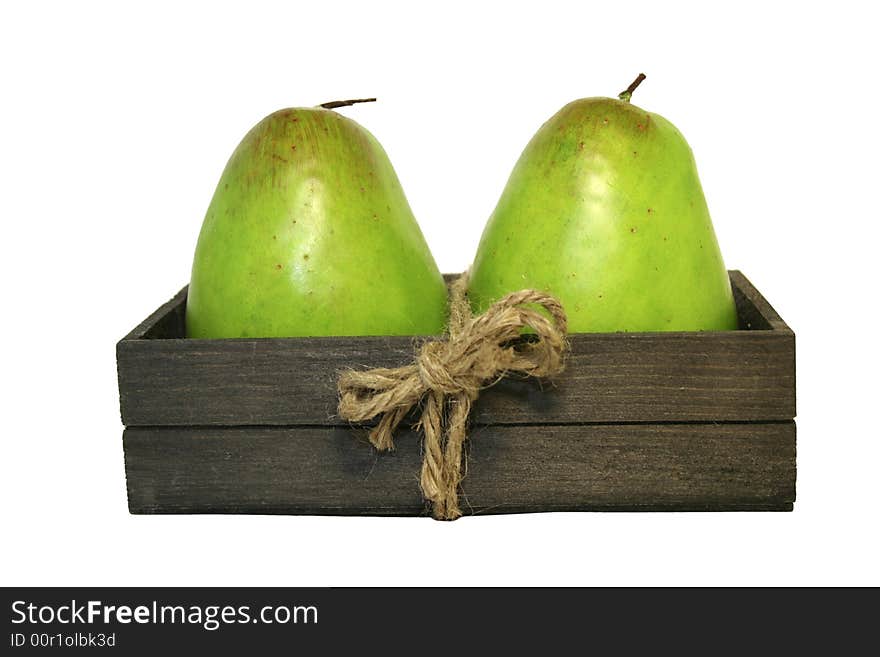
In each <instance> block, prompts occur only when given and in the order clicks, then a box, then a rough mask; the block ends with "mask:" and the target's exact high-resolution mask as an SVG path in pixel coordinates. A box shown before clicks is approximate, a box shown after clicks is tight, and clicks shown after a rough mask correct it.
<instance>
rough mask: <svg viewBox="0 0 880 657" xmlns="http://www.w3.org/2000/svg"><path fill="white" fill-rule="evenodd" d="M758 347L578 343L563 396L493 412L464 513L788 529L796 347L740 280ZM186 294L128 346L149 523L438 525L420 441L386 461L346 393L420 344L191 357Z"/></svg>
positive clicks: (137, 489)
mask: <svg viewBox="0 0 880 657" xmlns="http://www.w3.org/2000/svg"><path fill="white" fill-rule="evenodd" d="M730 280H731V283H732V285H733V290H734V294H735V297H736V304H737V309H738V312H739V318H740V330H737V331H721V332H680V333H613V334H575V335H571V336H570V341H571V354H570V356H569V360H568V365H567V368H566V371H565V373H564V374H563V375H561V376H560V377H558V378H557V379H556V380H555V381H554V382H553V383H552V384H548V383H546V382H545V383H543V384H542V383H540V382H537V381H534V380H522V379H520V380H504V381H503V382H501V383H500V384H498V385H496V386H495V387H493V388H491V389H489V390H486V391H485V392H484V393H483V394H482V396H481V397H480V399H479V400H478V402H477V403H476V405H475V407H474V412H473V414H472V417H471V429H470V432H469V436H470V437H469V440H468V443H467V475H466V477H465V479H464V481H463V482H462V487H461V506H462V510H463V511H464V513H465V515H467V514H470V513H475V514H479V513H511V512H531V511H562V510H583V511H587V510H595V511H611V510H670V511H734V510H740V511H745V510H766V511H787V510H791V509H792V505H793V502H794V499H795V472H796V471H795V423H794V417H795V337H794V333H793V332H792V331H791V330H790V329H789V328H788V326H786V324H785V322H783V321H782V319H781V318H780V317H779V315H777V314H776V312H775V311H774V310H773V308H771V307H770V305H769V304H768V303H767V301H766V300H765V299H764V298H763V297H762V296H761V295H760V294H759V293H758V292H757V291H756V290H755V288H754V287H753V286H752V285H751V283H749V281H748V280H747V279H746V278H745V277H744V276H743V275H742V274H741V273H739V272H737V271H733V272H730ZM185 306H186V288H184V289H183V290H181V291H180V292H179V293H178V294H177V296H175V297H174V298H173V299H172V300H171V301H169V302H168V303H166V304H165V305H163V306H162V307H161V308H159V309H158V310H157V311H156V312H154V313H153V314H152V315H151V316H150V317H149V318H148V319H147V320H146V321H144V322H143V323H142V324H141V325H140V326H138V327H137V328H136V329H134V330H133V331H132V332H131V333H130V334H129V335H127V336H126V337H125V338H123V339H122V340H121V341H120V342H119V343H118V345H117V363H118V374H119V395H120V402H121V410H122V421H123V423H124V424H125V431H124V433H123V444H124V449H125V470H126V477H127V486H128V504H129V509H130V511H131V512H132V513H283V514H343V515H344V514H352V515H407V516H408V515H413V516H417V515H427V514H428V513H429V511H428V509H427V508H426V505H425V503H424V502H423V500H422V498H421V495H420V491H419V485H418V476H419V469H420V465H421V452H420V449H421V447H420V442H421V441H420V436H419V435H418V434H416V433H414V432H412V431H403V432H401V433H400V434H399V435H398V437H397V439H396V441H395V442H396V445H397V448H396V450H395V451H393V452H390V453H383V454H379V453H377V452H376V451H375V450H374V449H373V448H372V447H371V446H370V445H369V444H368V443H367V441H366V440H365V439H364V437H363V434H364V432H363V430H362V429H359V428H356V427H352V426H350V425H349V424H348V423H346V422H343V421H340V420H339V418H337V417H336V415H335V411H336V403H337V394H336V386H335V381H336V375H337V373H338V371H340V370H342V369H344V368H347V367H377V366H386V367H395V366H398V365H403V364H405V363H407V362H410V361H411V359H412V357H413V354H414V344H415V343H416V342H417V339H415V338H412V337H362V338H285V339H275V338H271V339H230V340H226V339H224V340H189V339H185V338H184V337H183V336H184V311H185Z"/></svg>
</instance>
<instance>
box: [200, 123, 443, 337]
mask: <svg viewBox="0 0 880 657" xmlns="http://www.w3.org/2000/svg"><path fill="white" fill-rule="evenodd" d="M446 314H447V296H446V286H445V284H444V281H443V277H442V275H441V273H440V271H439V270H438V269H437V265H436V263H435V262H434V259H433V257H432V255H431V252H430V251H429V249H428V245H427V244H426V243H425V239H424V237H423V235H422V233H421V231H420V229H419V226H418V224H417V222H416V219H415V217H414V216H413V213H412V210H411V209H410V207H409V204H408V203H407V200H406V197H405V196H404V193H403V190H402V188H401V185H400V181H399V180H398V178H397V175H396V174H395V172H394V169H393V168H392V166H391V163H390V162H389V160H388V156H387V155H386V154H385V151H384V150H383V149H382V147H381V146H380V144H379V142H378V141H376V139H375V138H374V137H373V136H372V135H371V134H370V133H369V132H367V130H365V129H364V128H363V127H361V126H360V125H358V124H357V123H355V122H354V121H352V120H351V119H348V118H346V117H344V116H342V115H340V114H337V113H336V112H334V111H331V110H329V109H323V108H293V109H285V110H281V111H279V112H275V113H274V114H271V115H270V116H268V117H266V118H265V119H263V120H262V121H261V122H260V123H258V124H257V125H256V126H255V127H254V128H253V129H252V130H251V131H250V132H249V133H248V134H247V135H246V136H245V138H244V139H243V140H242V142H241V144H240V145H239V146H238V148H237V149H236V150H235V152H234V153H233V155H232V157H231V159H230V160H229V163H228V164H227V165H226V169H225V170H224V171H223V174H222V176H221V178H220V182H219V184H218V185H217V190H216V192H215V193H214V197H213V199H212V200H211V204H210V207H209V208H208V212H207V215H206V216H205V220H204V223H203V224H202V229H201V233H200V234H199V239H198V244H197V246H196V252H195V258H194V261H193V267H192V277H191V280H190V287H189V294H188V297H187V306H186V326H187V335H188V336H189V337H191V338H227V337H229V338H235V337H296V336H354V335H435V334H439V333H441V332H442V331H443V329H444V325H445V322H446Z"/></svg>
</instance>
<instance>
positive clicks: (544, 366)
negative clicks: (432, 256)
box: [337, 275, 567, 520]
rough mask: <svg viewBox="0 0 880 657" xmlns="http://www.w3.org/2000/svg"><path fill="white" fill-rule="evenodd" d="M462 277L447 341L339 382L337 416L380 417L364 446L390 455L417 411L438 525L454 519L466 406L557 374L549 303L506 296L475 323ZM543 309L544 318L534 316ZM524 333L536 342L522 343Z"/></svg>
mask: <svg viewBox="0 0 880 657" xmlns="http://www.w3.org/2000/svg"><path fill="white" fill-rule="evenodd" d="M467 283H468V281H467V275H464V276H461V277H459V278H458V279H457V280H456V281H455V282H453V284H452V285H451V286H450V294H449V297H450V298H449V329H448V336H445V337H444V338H443V339H439V340H433V341H430V342H426V343H424V344H422V345H421V347H420V349H419V351H418V353H417V355H416V358H415V361H414V362H413V363H411V364H409V365H404V366H403V367H398V368H395V369H389V368H383V367H379V368H375V369H371V370H365V371H356V370H347V371H345V372H342V373H341V374H340V375H339V380H338V382H337V385H338V388H339V416H340V417H341V418H342V419H345V420H348V421H350V422H366V421H368V420H372V419H374V418H376V417H379V422H378V424H377V425H376V427H375V428H373V429H372V431H370V434H369V439H370V442H371V443H372V444H373V445H374V446H375V447H376V449H378V450H380V451H384V450H390V449H393V448H394V441H393V436H394V431H395V430H396V429H397V426H398V425H399V424H400V423H401V421H403V419H404V418H405V417H406V416H407V414H408V413H409V411H410V410H411V409H412V408H413V407H414V406H417V405H419V404H421V407H422V415H421V419H420V420H419V422H418V424H417V425H416V428H417V429H420V430H421V431H422V432H423V433H424V445H423V451H424V458H423V461H422V472H421V478H420V484H421V488H422V494H423V495H424V497H425V498H426V499H427V500H429V501H430V502H431V504H432V507H433V514H434V517H435V518H437V519H438V520H454V519H455V518H458V517H459V516H460V515H461V508H460V506H459V503H458V487H459V484H460V483H461V480H462V477H463V474H462V468H463V462H462V458H463V456H462V451H463V447H464V442H465V440H466V439H467V421H468V416H469V415H470V411H471V405H472V404H473V403H474V401H476V399H477V398H478V397H479V395H480V391H481V390H483V389H485V388H488V387H490V386H492V385H494V384H495V383H497V382H498V381H500V380H501V379H502V378H504V377H505V376H507V375H510V374H518V375H524V376H534V377H547V376H553V375H555V374H558V373H560V372H561V371H562V369H563V367H564V361H565V354H566V348H567V343H566V340H565V333H566V324H567V320H566V316H565V311H564V310H563V308H562V305H561V304H560V303H559V301H557V300H556V299H555V298H554V297H552V296H550V295H549V294H545V293H543V292H537V291H535V290H521V291H519V292H513V293H512V294H508V295H507V296H506V297H504V298H502V299H500V300H499V301H497V302H496V303H494V304H493V305H492V306H491V307H490V308H489V309H488V310H487V311H486V312H485V313H483V314H482V315H478V316H474V315H472V313H471V309H470V304H469V303H468V300H467ZM539 307H540V308H543V309H544V310H545V311H546V315H545V314H543V313H541V312H539V309H538V308H539ZM523 329H531V330H532V331H533V332H534V333H535V336H530V337H534V338H536V339H523V337H522V332H523Z"/></svg>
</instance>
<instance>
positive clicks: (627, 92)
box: [617, 73, 647, 103]
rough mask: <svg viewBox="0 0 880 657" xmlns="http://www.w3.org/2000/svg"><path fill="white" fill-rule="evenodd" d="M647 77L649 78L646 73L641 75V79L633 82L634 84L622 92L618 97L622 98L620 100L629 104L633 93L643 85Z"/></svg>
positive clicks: (638, 78)
mask: <svg viewBox="0 0 880 657" xmlns="http://www.w3.org/2000/svg"><path fill="white" fill-rule="evenodd" d="M645 77H647V76H646V75H645V74H644V73H639V77H637V78H636V79H635V80H633V81H632V84H631V85H629V86H628V87H627V88H626V89H624V90H623V91H621V92H620V94H619V95H618V96H617V97H618V98H620V100H622V101H624V102H626V103H628V102H629V100H630V98H632V95H633V91H635V90H636V87H638V86H639V85H640V84H641V83H642V80H644V79H645Z"/></svg>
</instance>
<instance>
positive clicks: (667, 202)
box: [469, 92, 737, 333]
mask: <svg viewBox="0 0 880 657" xmlns="http://www.w3.org/2000/svg"><path fill="white" fill-rule="evenodd" d="M625 93H626V92H625ZM523 288H536V289H539V290H542V291H545V292H549V293H551V294H553V295H555V296H557V298H558V299H559V300H560V301H561V302H562V304H563V306H564V307H565V310H566V312H567V314H568V318H569V330H570V331H571V332H573V333H589V332H617V331H695V330H728V329H736V328H737V315H736V309H735V305H734V301H733V296H732V292H731V288H730V281H729V280H728V276H727V271H726V269H725V267H724V262H723V260H722V258H721V251H720V250H719V248H718V242H717V240H716V238H715V232H714V229H713V228H712V221H711V219H710V217H709V210H708V208H707V207H706V200H705V198H704V197H703V190H702V187H701V186H700V181H699V178H698V177H697V169H696V165H695V163H694V158H693V154H692V153H691V149H690V147H689V146H688V144H687V142H686V141H685V140H684V137H682V135H681V133H679V131H678V130H677V129H676V128H675V126H673V125H672V124H671V123H670V122H669V121H667V120H666V119H664V118H663V117H661V116H658V115H656V114H651V113H648V112H645V111H644V110H642V109H640V108H638V107H636V106H635V105H632V104H630V103H629V102H628V101H624V100H616V99H611V98H585V99H581V100H576V101H574V102H572V103H569V104H568V105H566V106H565V107H563V108H562V109H561V110H560V111H559V112H558V113H557V114H556V115H555V116H553V117H552V118H551V119H550V120H549V121H547V122H546V123H545V124H544V125H543V126H542V127H541V129H540V130H539V131H538V133H537V134H536V135H535V136H534V138H533V139H532V140H531V142H529V144H528V145H527V146H526V149H525V151H524V152H523V154H522V155H521V156H520V158H519V161H518V162H517V164H516V166H515V168H514V170H513V173H512V174H511V176H510V179H509V181H508V183H507V186H506V187H505V189H504V192H503V194H502V195H501V198H500V200H499V201H498V205H497V207H496V208H495V211H494V213H493V214H492V216H491V218H490V219H489V221H488V223H487V225H486V227H485V229H484V232H483V236H482V239H481V241H480V245H479V248H478V250H477V254H476V257H475V259H474V263H473V267H472V269H471V280H470V284H469V298H470V300H471V304H472V306H473V308H474V310H475V312H482V311H484V310H485V309H486V308H487V306H488V305H489V304H490V303H491V302H493V301H495V300H497V299H498V298H499V297H501V296H503V295H505V294H507V293H509V292H513V291H515V290H520V289H523Z"/></svg>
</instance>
